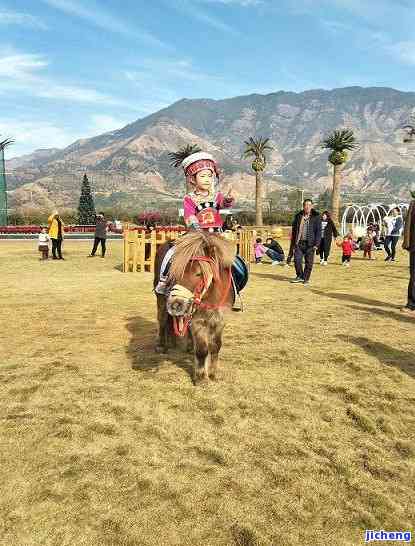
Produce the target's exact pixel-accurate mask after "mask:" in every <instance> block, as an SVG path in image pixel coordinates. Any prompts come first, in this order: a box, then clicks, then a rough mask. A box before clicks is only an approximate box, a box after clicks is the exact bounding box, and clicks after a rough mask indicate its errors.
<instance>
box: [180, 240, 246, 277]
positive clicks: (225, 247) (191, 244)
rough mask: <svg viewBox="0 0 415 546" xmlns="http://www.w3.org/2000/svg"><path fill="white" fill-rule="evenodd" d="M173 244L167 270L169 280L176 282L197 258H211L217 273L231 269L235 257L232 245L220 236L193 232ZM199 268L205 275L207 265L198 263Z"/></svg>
mask: <svg viewBox="0 0 415 546" xmlns="http://www.w3.org/2000/svg"><path fill="white" fill-rule="evenodd" d="M174 244H175V247H176V250H175V252H174V254H173V259H172V262H171V266H170V269H169V278H170V279H174V280H176V281H178V280H180V279H182V278H183V276H184V273H185V271H186V267H187V266H188V265H189V263H191V261H192V259H194V258H196V257H197V256H209V257H210V258H213V260H214V261H215V263H216V264H217V267H218V270H219V271H221V270H223V269H227V268H229V267H231V265H232V263H233V260H234V257H235V249H234V246H233V244H232V243H231V242H230V241H227V240H226V239H224V238H223V237H221V236H220V235H215V234H206V233H203V232H201V231H195V232H191V233H187V234H186V235H185V236H183V237H181V238H180V239H177V240H176V241H175V243H174ZM200 266H201V268H202V272H203V273H205V271H204V270H205V269H206V267H205V266H207V264H205V263H203V262H200ZM209 269H210V267H209ZM206 273H207V272H206ZM204 276H205V275H204Z"/></svg>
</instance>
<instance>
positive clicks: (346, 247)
mask: <svg viewBox="0 0 415 546" xmlns="http://www.w3.org/2000/svg"><path fill="white" fill-rule="evenodd" d="M337 246H340V247H341V248H342V250H343V256H342V264H343V265H344V266H345V267H350V259H351V257H352V254H353V252H354V243H353V238H352V236H351V234H350V233H349V235H346V236H345V237H343V241H342V242H341V243H337Z"/></svg>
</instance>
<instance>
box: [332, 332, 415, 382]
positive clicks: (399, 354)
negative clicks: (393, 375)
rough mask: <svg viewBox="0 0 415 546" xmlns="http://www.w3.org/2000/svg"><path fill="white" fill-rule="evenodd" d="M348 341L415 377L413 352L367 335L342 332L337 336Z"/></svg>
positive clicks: (388, 364) (382, 361)
mask: <svg viewBox="0 0 415 546" xmlns="http://www.w3.org/2000/svg"><path fill="white" fill-rule="evenodd" d="M337 337H338V338H339V339H341V340H342V341H344V342H346V343H353V344H354V345H357V346H358V347H360V348H361V349H363V350H364V351H365V352H366V353H367V354H368V355H369V356H374V357H375V358H377V359H378V360H379V362H381V363H382V364H385V365H386V366H393V367H395V368H398V369H400V370H401V371H402V372H404V373H406V374H408V375H409V376H411V377H415V359H414V355H413V353H411V352H407V351H401V350H399V349H394V348H393V347H390V346H389V345H386V344H385V343H379V342H378V341H372V340H371V339H368V338H367V337H353V336H346V335H344V334H340V335H338V336H337Z"/></svg>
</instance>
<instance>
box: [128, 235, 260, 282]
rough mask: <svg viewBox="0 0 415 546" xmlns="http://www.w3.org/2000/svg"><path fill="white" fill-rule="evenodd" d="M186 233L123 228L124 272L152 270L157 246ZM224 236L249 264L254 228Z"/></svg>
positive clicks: (252, 253)
mask: <svg viewBox="0 0 415 546" xmlns="http://www.w3.org/2000/svg"><path fill="white" fill-rule="evenodd" d="M184 233H186V231H185V230H184V229H183V231H177V230H175V231H169V230H165V229H164V230H160V231H158V230H154V231H152V232H151V233H149V232H146V230H144V229H142V230H140V229H131V228H129V227H128V226H127V227H126V228H125V229H124V267H123V271H124V273H130V272H133V273H134V272H140V273H143V272H145V271H149V272H150V273H153V272H154V261H155V257H156V252H157V247H158V246H159V245H162V244H164V243H165V242H166V241H169V240H175V239H177V238H178V237H180V236H181V235H183V234H184ZM225 236H226V238H228V239H229V240H231V241H233V242H234V244H235V254H239V255H240V256H242V258H244V260H245V261H246V263H247V264H248V267H249V264H250V263H251V262H252V261H255V259H254V241H255V236H256V230H248V229H247V230H245V229H244V230H241V231H238V232H237V233H227V234H226V235H225Z"/></svg>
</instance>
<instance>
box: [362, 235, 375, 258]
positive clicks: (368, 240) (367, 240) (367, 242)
mask: <svg viewBox="0 0 415 546" xmlns="http://www.w3.org/2000/svg"><path fill="white" fill-rule="evenodd" d="M362 245H363V258H369V260H375V259H376V258H375V257H374V256H372V250H373V246H374V235H373V231H372V230H371V229H368V230H367V235H366V236H365V237H362Z"/></svg>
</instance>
